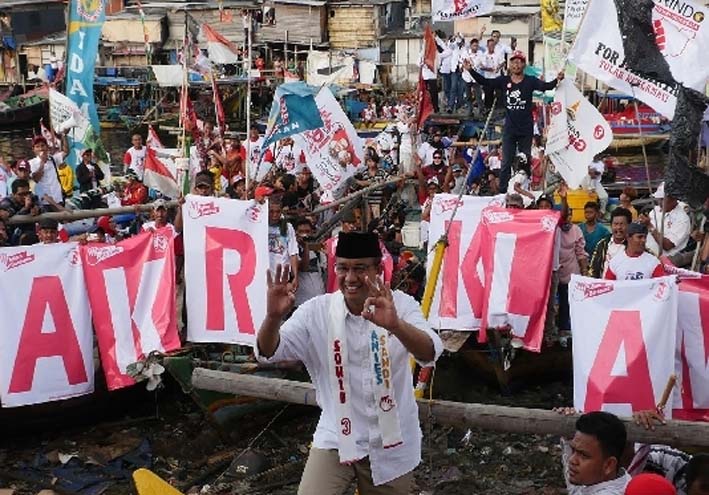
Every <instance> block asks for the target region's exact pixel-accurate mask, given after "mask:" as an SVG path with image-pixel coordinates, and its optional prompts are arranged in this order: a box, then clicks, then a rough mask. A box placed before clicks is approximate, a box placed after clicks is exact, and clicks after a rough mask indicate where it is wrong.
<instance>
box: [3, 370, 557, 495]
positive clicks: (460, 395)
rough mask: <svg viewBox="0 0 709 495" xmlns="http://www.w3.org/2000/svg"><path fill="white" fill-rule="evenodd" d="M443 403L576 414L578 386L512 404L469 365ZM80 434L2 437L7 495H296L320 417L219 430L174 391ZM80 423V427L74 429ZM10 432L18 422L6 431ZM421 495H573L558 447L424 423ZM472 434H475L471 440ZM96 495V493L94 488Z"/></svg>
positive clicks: (533, 388) (512, 397)
mask: <svg viewBox="0 0 709 495" xmlns="http://www.w3.org/2000/svg"><path fill="white" fill-rule="evenodd" d="M434 394H435V396H437V397H439V398H444V399H448V400H458V401H465V402H483V403H491V404H502V405H511V406H519V407H538V408H545V409H549V408H551V407H554V406H560V405H570V403H571V386H570V380H568V379H567V380H562V379H557V380H554V381H548V382H546V383H544V384H543V385H542V384H536V385H534V384H526V385H524V386H523V387H521V388H518V389H516V390H514V391H513V392H512V393H508V394H502V393H500V391H499V388H498V387H496V386H490V385H487V384H483V383H480V382H479V381H478V380H476V377H475V375H474V374H473V372H471V370H470V369H469V368H468V367H467V366H465V365H464V364H463V363H462V362H461V361H460V360H458V359H456V358H451V357H448V358H446V359H444V360H443V361H442V362H441V363H440V367H439V369H438V371H437V373H436V378H435V382H434ZM137 397H138V399H137V400H135V399H134V400H133V402H130V401H127V400H124V401H122V403H121V404H119V405H116V406H114V407H112V409H111V410H104V411H102V412H101V413H100V414H96V415H94V416H91V417H82V418H74V419H75V420H76V421H74V423H78V424H74V425H73V426H66V425H64V424H62V423H64V422H65V421H63V420H62V421H61V422H60V423H59V424H56V425H51V424H50V425H49V426H47V425H46V424H45V425H42V426H38V427H33V428H32V429H31V430H30V431H28V430H21V431H12V429H10V430H9V431H8V430H7V429H6V430H5V433H4V434H3V437H2V438H0V489H2V488H14V490H15V495H21V494H34V493H37V492H38V491H39V490H40V489H43V488H53V489H54V490H55V491H56V492H57V493H82V494H99V493H106V494H109V495H113V494H128V493H134V492H135V489H134V487H133V485H132V482H131V481H130V473H131V472H132V471H133V469H135V468H136V467H138V466H150V468H151V469H152V470H153V471H154V472H155V473H157V474H158V475H159V476H161V477H162V478H164V479H165V480H168V481H169V482H170V483H171V484H172V485H173V486H176V487H178V488H179V489H180V490H182V491H183V492H184V493H205V494H206V493H213V494H217V493H218V494H275V495H286V494H295V493H296V490H297V485H298V480H299V477H300V473H301V472H302V467H303V463H304V461H305V458H306V456H307V452H308V447H309V444H310V440H311V438H312V432H313V430H314V427H315V424H316V422H317V418H318V410H317V409H314V408H308V407H304V406H295V405H285V404H274V407H273V409H272V410H270V411H268V412H265V413H260V414H259V415H258V416H256V417H250V418H247V419H244V420H243V421H242V423H241V424H240V425H239V427H237V428H235V429H234V430H233V431H229V432H223V431H219V430H218V429H217V428H215V427H214V426H212V424H210V422H209V421H207V420H206V419H205V415H204V414H203V413H202V412H201V411H200V410H199V409H198V408H197V407H196V406H195V405H194V403H193V402H192V400H191V399H190V398H189V396H187V395H185V394H183V393H182V392H181V391H180V390H179V389H178V388H177V387H176V386H175V385H174V384H170V383H169V382H168V383H167V387H166V388H165V389H163V390H162V391H160V392H159V393H158V395H157V397H155V396H152V395H148V394H147V393H141V394H140V395H138V396H137ZM69 423H71V421H70V422H69ZM5 426H7V423H6V424H5ZM422 428H423V432H424V444H423V462H422V464H421V465H420V466H419V468H418V470H417V472H416V483H417V487H416V491H415V493H417V494H436V495H437V494H459V493H460V494H462V493H465V494H489V495H493V494H494V495H500V494H510V495H516V494H520V495H521V494H547V495H554V494H561V493H565V491H564V490H563V482H562V477H561V468H560V449H559V447H558V443H559V442H558V440H559V439H558V437H552V436H540V435H519V434H501V433H496V432H489V431H488V432H485V431H479V430H472V431H471V432H469V433H468V432H467V431H465V430H462V429H459V428H451V427H448V426H442V425H433V424H423V425H422ZM466 434H467V435H466ZM82 486H84V488H82Z"/></svg>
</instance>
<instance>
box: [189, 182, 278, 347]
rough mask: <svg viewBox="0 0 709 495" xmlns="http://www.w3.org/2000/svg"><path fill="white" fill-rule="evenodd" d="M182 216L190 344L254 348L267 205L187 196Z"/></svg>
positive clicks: (262, 290) (261, 306) (262, 309)
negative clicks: (249, 346)
mask: <svg viewBox="0 0 709 495" xmlns="http://www.w3.org/2000/svg"><path fill="white" fill-rule="evenodd" d="M182 216H183V218H184V229H185V235H184V239H185V283H186V287H187V315H188V319H189V325H188V327H187V332H188V333H187V337H188V339H189V340H191V341H193V342H231V343H236V344H245V345H255V343H256V330H257V329H258V327H259V326H260V325H261V322H262V321H263V318H264V317H265V315H266V270H267V269H268V265H269V252H268V204H263V205H262V204H259V203H257V202H255V201H239V200H234V199H226V198H213V197H202V196H193V195H188V196H187V197H186V201H185V204H184V205H183V206H182Z"/></svg>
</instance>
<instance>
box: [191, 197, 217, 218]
mask: <svg viewBox="0 0 709 495" xmlns="http://www.w3.org/2000/svg"><path fill="white" fill-rule="evenodd" d="M187 211H188V213H189V215H190V218H192V219H194V220H197V219H198V218H202V217H207V216H209V215H216V214H217V213H219V206H217V205H216V204H215V203H214V202H213V201H211V202H209V203H198V202H196V201H190V202H189V203H188V204H187Z"/></svg>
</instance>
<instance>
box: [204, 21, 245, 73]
mask: <svg viewBox="0 0 709 495" xmlns="http://www.w3.org/2000/svg"><path fill="white" fill-rule="evenodd" d="M202 36H203V37H204V39H206V40H207V54H208V55H209V60H211V61H212V63H215V64H236V63H238V62H239V49H238V48H237V47H236V45H235V44H234V43H232V42H231V41H229V40H228V39H226V38H225V37H224V36H223V35H222V34H220V33H219V32H217V31H216V30H215V29H214V28H213V27H212V26H210V25H209V24H206V23H205V24H202Z"/></svg>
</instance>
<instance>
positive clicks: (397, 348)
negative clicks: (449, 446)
mask: <svg viewBox="0 0 709 495" xmlns="http://www.w3.org/2000/svg"><path fill="white" fill-rule="evenodd" d="M336 256H337V262H336V265H335V273H336V275H337V277H338V279H339V286H340V290H339V291H337V292H334V293H332V294H325V295H322V296H317V297H314V298H313V299H310V300H309V301H307V302H306V303H304V304H303V305H302V306H300V307H299V308H298V309H297V310H296V311H295V312H294V313H293V315H292V316H291V317H290V318H289V319H288V320H287V321H286V322H285V323H283V324H282V325H281V322H282V319H283V317H284V316H285V315H287V314H288V313H289V312H290V311H291V308H292V307H293V303H294V295H293V294H292V292H290V287H289V285H288V278H289V274H288V271H287V270H283V269H282V267H280V266H279V267H278V268H276V271H275V274H273V273H271V272H270V271H269V274H268V293H267V300H266V318H265V320H264V322H263V323H262V325H261V328H260V330H259V333H258V340H257V348H256V352H257V355H258V356H259V359H260V360H262V361H263V360H267V361H282V360H300V361H302V362H303V363H304V364H305V366H306V368H307V369H308V373H309V374H310V378H311V380H312V382H313V384H314V385H315V389H316V393H317V401H318V404H319V405H320V407H321V409H322V414H321V416H320V421H319V423H318V426H317V429H316V431H315V436H314V439H313V446H312V448H311V450H310V456H309V457H308V462H307V463H306V465H305V470H304V472H303V476H302V479H301V482H300V487H299V489H298V493H299V494H301V495H306V494H307V495H310V494H316V493H317V494H318V495H336V494H337V495H339V494H341V493H344V492H345V490H346V489H347V488H348V487H349V485H350V484H351V483H352V482H353V481H355V480H356V482H357V486H358V489H359V493H360V494H361V495H370V494H375V493H387V494H389V493H391V494H395V495H396V494H402V495H403V494H409V493H411V490H412V488H413V486H412V485H413V478H414V477H413V470H414V469H415V468H416V466H417V465H418V464H419V463H420V462H421V436H422V435H421V428H420V425H419V419H418V407H417V405H416V402H415V399H414V394H413V385H412V380H411V369H410V367H409V364H408V359H409V358H408V356H409V354H412V355H413V356H414V357H415V358H416V359H417V361H419V362H420V364H422V365H431V364H433V363H434V362H435V361H436V359H437V358H438V356H440V354H441V351H442V343H441V340H440V338H439V337H438V335H437V334H436V333H435V332H433V330H431V327H430V326H429V325H428V323H427V322H426V320H425V319H424V318H423V315H422V313H421V308H420V306H419V305H418V303H417V302H416V301H415V300H414V299H413V298H411V297H410V296H408V295H406V294H404V293H403V292H400V291H393V292H392V291H391V289H390V288H389V287H387V286H385V285H384V284H383V282H382V280H381V276H382V262H381V261H382V253H381V250H380V247H379V240H378V238H377V236H376V234H371V233H359V232H350V233H340V236H339V239H338V243H337V250H336ZM286 268H287V267H286ZM365 356H366V357H365Z"/></svg>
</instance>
